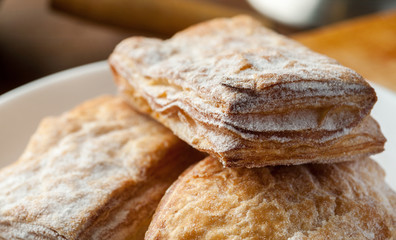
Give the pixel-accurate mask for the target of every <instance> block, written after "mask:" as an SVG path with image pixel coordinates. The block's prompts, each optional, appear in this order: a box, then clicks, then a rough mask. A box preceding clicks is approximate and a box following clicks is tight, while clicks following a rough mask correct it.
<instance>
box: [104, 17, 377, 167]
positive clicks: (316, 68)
mask: <svg viewBox="0 0 396 240" xmlns="http://www.w3.org/2000/svg"><path fill="white" fill-rule="evenodd" d="M109 62H110V65H111V66H112V69H113V72H114V76H115V81H116V83H117V85H118V87H119V89H120V92H122V94H123V95H124V96H125V98H126V99H128V100H129V102H130V103H131V104H132V105H133V106H134V107H135V108H136V109H138V110H139V111H141V112H144V113H147V114H150V115H151V116H152V117H154V118H155V119H157V120H158V121H160V122H161V123H163V124H164V125H166V126H167V127H169V128H170V129H172V131H173V132H174V133H175V134H176V135H177V136H179V137H180V138H181V139H183V140H184V141H186V142H187V143H189V144H190V145H192V146H193V147H195V148H197V149H199V150H202V151H206V152H208V153H210V154H214V155H216V156H217V157H218V158H219V159H220V160H221V161H222V162H223V163H224V165H226V166H247V167H261V166H266V165H273V164H282V162H283V164H299V163H302V162H313V161H320V159H322V157H321V155H315V154H316V153H314V151H313V152H308V155H309V156H301V155H300V156H298V157H296V156H290V155H288V152H290V149H291V148H293V149H295V148H298V147H304V146H307V145H308V146H312V149H314V148H315V147H320V146H324V145H327V146H328V145H329V144H333V143H334V142H335V140H338V139H340V138H341V137H343V136H345V135H348V134H349V133H350V132H351V131H352V130H353V129H354V128H355V127H356V126H358V125H359V123H361V122H362V120H363V119H364V118H365V117H366V116H367V115H368V114H369V113H370V111H371V108H372V107H373V105H374V103H375V101H376V94H375V92H374V90H373V88H371V87H370V86H369V84H368V83H367V82H366V81H365V79H364V78H363V77H362V76H360V75H359V74H357V73H356V72H354V71H353V70H351V69H349V68H346V67H344V66H341V65H340V64H338V63H337V62H336V61H335V60H333V59H330V58H328V57H326V56H323V55H320V54H317V53H314V52H312V51H310V50H309V49H307V48H306V47H304V46H302V45H300V44H299V43H297V42H295V41H293V40H291V39H288V38H286V37H284V36H281V35H279V34H276V33H274V32H272V31H271V30H268V29H266V28H264V27H263V26H261V25H260V24H259V23H258V22H256V21H255V20H253V19H252V18H250V17H246V16H239V17H234V18H230V19H216V20H212V21H209V22H205V23H201V24H198V25H196V26H193V27H190V28H188V29H186V30H184V31H182V32H180V33H177V34H176V35H175V36H173V37H172V38H170V39H168V40H165V41H162V40H159V39H152V38H144V37H132V38H129V39H126V40H124V41H123V42H121V43H120V44H119V45H118V46H117V47H116V48H115V50H114V52H113V53H112V54H111V56H110V58H109ZM379 136H381V133H380V132H378V133H376V137H374V138H376V139H380V138H381V137H379ZM382 139H383V137H382ZM383 142H384V141H382V142H381V141H379V142H376V143H373V145H377V146H378V145H381V144H382V145H383ZM274 145H277V146H281V147H278V149H277V156H275V155H272V156H274V159H272V162H271V161H270V160H268V159H266V158H265V155H266V152H263V151H260V149H269V148H271V147H272V146H274ZM282 146H284V147H282ZM252 149H253V151H252ZM255 150H257V153H255V156H256V158H253V157H252V156H251V154H250V155H249V153H251V152H254V151H255ZM380 151H382V147H374V148H368V149H366V151H363V152H361V154H366V155H370V154H373V153H377V152H380ZM246 154H248V155H246ZM313 155H315V159H313V158H312V156H313ZM344 155H345V154H344ZM293 158H294V159H295V161H294V162H293ZM333 158H334V161H340V160H341V158H340V156H333ZM242 159H251V160H252V161H254V163H251V164H248V165H246V164H245V163H242V162H240V160H242ZM260 159H261V162H260ZM327 160H329V161H330V157H328V158H327V159H326V161H327ZM344 160H347V158H345V159H344Z"/></svg>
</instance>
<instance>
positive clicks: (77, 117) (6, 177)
mask: <svg viewBox="0 0 396 240" xmlns="http://www.w3.org/2000/svg"><path fill="white" fill-rule="evenodd" d="M200 157H201V154H200V153H198V152H197V151H195V150H193V149H192V148H191V147H189V146H188V145H187V144H185V143H183V142H182V141H181V140H180V139H178V138H177V137H176V136H174V135H173V134H172V133H171V132H170V131H169V130H168V129H166V128H165V127H163V126H161V125H160V124H158V123H156V122H155V121H153V120H151V119H149V118H148V117H145V116H142V115H140V114H138V113H136V112H135V111H134V110H132V109H131V108H130V106H129V105H128V104H126V103H125V102H124V101H123V100H121V99H120V98H118V97H111V96H103V97H100V98H97V99H94V100H91V101H88V102H86V103H84V104H82V105H80V106H78V107H77V108H75V109H74V110H72V111H70V112H67V113H65V114H63V115H62V116H60V117H52V118H46V119H44V120H43V121H42V123H41V124H40V126H39V128H38V130H37V131H36V133H35V134H34V135H33V136H32V138H31V140H30V142H29V145H28V146H27V148H26V151H25V152H24V153H23V155H22V156H21V158H20V159H19V160H18V161H17V162H16V163H14V164H12V165H10V166H8V167H6V168H4V169H2V170H1V171H0V239H1V238H5V239H18V238H21V239H38V238H39V239H142V238H143V236H144V233H145V231H146V229H147V226H148V224H149V221H150V219H151V216H152V214H153V212H154V210H155V208H156V206H157V204H158V202H159V200H160V199H161V197H162V195H163V194H164V192H165V190H166V189H167V188H168V187H169V185H170V184H171V183H172V182H173V181H174V180H175V179H176V178H177V176H178V175H179V174H180V172H182V171H183V170H184V169H185V168H186V167H187V166H188V165H189V164H191V163H192V162H193V161H195V160H197V159H198V158H200Z"/></svg>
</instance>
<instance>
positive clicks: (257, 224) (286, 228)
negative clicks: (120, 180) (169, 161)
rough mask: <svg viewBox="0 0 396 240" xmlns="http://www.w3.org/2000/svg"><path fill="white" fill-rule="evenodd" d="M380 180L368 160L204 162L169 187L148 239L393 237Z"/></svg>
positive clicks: (395, 228)
mask: <svg viewBox="0 0 396 240" xmlns="http://www.w3.org/2000/svg"><path fill="white" fill-rule="evenodd" d="M384 175H385V173H384V171H383V169H382V168H381V167H380V166H379V165H378V164H377V163H376V162H374V161H373V160H371V159H369V158H365V159H362V160H359V161H351V162H343V163H335V164H306V165H298V166H276V167H267V168H255V169H246V168H223V166H222V165H221V164H220V163H219V162H218V161H217V160H215V159H214V158H212V157H208V158H206V159H205V160H203V161H201V162H199V163H197V164H196V165H195V166H192V167H190V168H189V169H188V170H186V171H185V172H184V173H183V174H182V175H181V176H180V177H179V179H178V180H177V181H176V182H175V183H174V184H173V185H172V186H171V187H170V188H169V189H168V190H167V193H166V194H165V196H164V197H163V198H162V200H161V202H160V204H159V206H158V208H157V210H156V213H155V214H154V217H153V220H152V222H151V224H150V227H149V229H148V231H147V233H146V236H145V239H146V240H151V239H156V240H160V239H169V240H171V239H250V240H254V239H279V240H283V239H285V240H286V239H288V240H305V239H307V240H308V239H317V240H319V239H354V240H363V239H395V238H396V193H395V192H393V191H392V190H391V189H390V187H389V186H388V185H386V183H385V182H384Z"/></svg>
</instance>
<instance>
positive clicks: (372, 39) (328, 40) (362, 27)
mask: <svg viewBox="0 0 396 240" xmlns="http://www.w3.org/2000/svg"><path fill="white" fill-rule="evenodd" d="M293 38H294V39H296V40H298V41H300V42H301V43H303V44H304V45H306V46H308V47H309V48H311V49H313V50H314V51H317V52H320V53H323V54H325V55H328V56H330V57H332V58H335V59H337V60H338V61H339V62H341V63H342V64H344V65H346V66H348V67H350V68H352V69H354V70H356V71H357V72H359V73H360V74H362V75H363V76H364V77H366V78H367V79H369V80H370V81H373V82H375V83H379V84H381V85H383V86H385V87H388V88H390V89H392V90H394V91H396V11H390V12H382V13H377V14H373V15H369V16H366V17H362V18H357V19H354V20H350V21H345V22H341V23H338V24H334V25H329V26H327V27H323V28H320V29H317V30H313V31H308V32H304V33H301V34H297V35H293Z"/></svg>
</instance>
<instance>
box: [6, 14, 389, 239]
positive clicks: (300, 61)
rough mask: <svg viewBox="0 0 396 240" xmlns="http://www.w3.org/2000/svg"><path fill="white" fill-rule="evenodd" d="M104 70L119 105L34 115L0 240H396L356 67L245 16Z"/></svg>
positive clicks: (119, 57) (377, 143) (113, 60)
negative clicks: (107, 71)
mask: <svg viewBox="0 0 396 240" xmlns="http://www.w3.org/2000/svg"><path fill="white" fill-rule="evenodd" d="M109 63H110V66H111V69H112V71H113V73H114V79H115V82H116V84H117V86H118V88H119V92H120V96H116V97H113V96H102V97H98V98H96V99H93V100H90V101H88V102H86V103H83V104H82V105H80V106H77V107H76V108H75V109H73V110H71V111H69V112H67V113H64V114H63V115H61V116H59V117H52V118H46V119H44V120H43V121H42V122H41V124H40V126H39V128H38V130H37V131H36V133H35V134H34V135H33V136H32V138H31V140H30V142H29V144H28V146H27V148H26V150H25V152H24V153H23V154H22V156H21V157H20V159H19V160H18V161H17V162H15V163H14V164H12V165H10V166H8V167H6V168H4V169H2V170H0V239H147V240H148V239H157V240H159V239H290V240H297V239H396V193H395V192H393V191H392V190H391V189H390V187H389V186H388V185H386V183H385V182H384V175H385V174H384V171H383V170H382V169H381V168H380V166H379V165H378V164H377V163H376V162H374V161H373V160H371V159H370V158H369V156H370V155H372V154H375V153H379V152H381V151H383V147H384V143H385V138H384V136H383V135H382V133H381V130H380V128H379V126H378V124H377V123H376V121H375V120H374V119H373V118H372V117H370V111H371V109H372V107H373V105H374V103H375V101H376V94H375V92H374V90H373V88H371V87H370V85H369V84H368V83H367V82H366V81H365V79H364V78H363V77H362V76H360V75H359V74H357V73H356V72H354V71H353V70H351V69H348V68H346V67H343V66H341V65H340V64H338V63H337V62H336V61H335V60H332V59H330V58H328V57H325V56H323V55H320V54H317V53H314V52H312V51H310V50H309V49H307V48H305V47H303V46H301V45H300V44H298V43H296V42H294V41H292V40H290V39H287V38H286V37H283V36H281V35H278V34H276V33H274V32H272V31H270V30H268V29H266V28H264V27H263V26H261V25H260V24H259V23H258V22H256V21H255V20H253V19H251V18H249V17H247V16H238V17H234V18H230V19H216V20H212V21H209V22H205V23H201V24H198V25H196V26H193V27H190V28H188V29H186V30H184V31H182V32H180V33H178V34H176V35H175V36H173V37H172V38H171V39H168V40H159V39H150V38H143V37H133V38H129V39H126V40H124V41H123V42H121V43H120V44H119V45H118V46H117V47H116V48H115V50H114V52H113V53H112V54H111V56H110V58H109ZM205 156H206V157H205ZM154 212H155V213H154Z"/></svg>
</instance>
